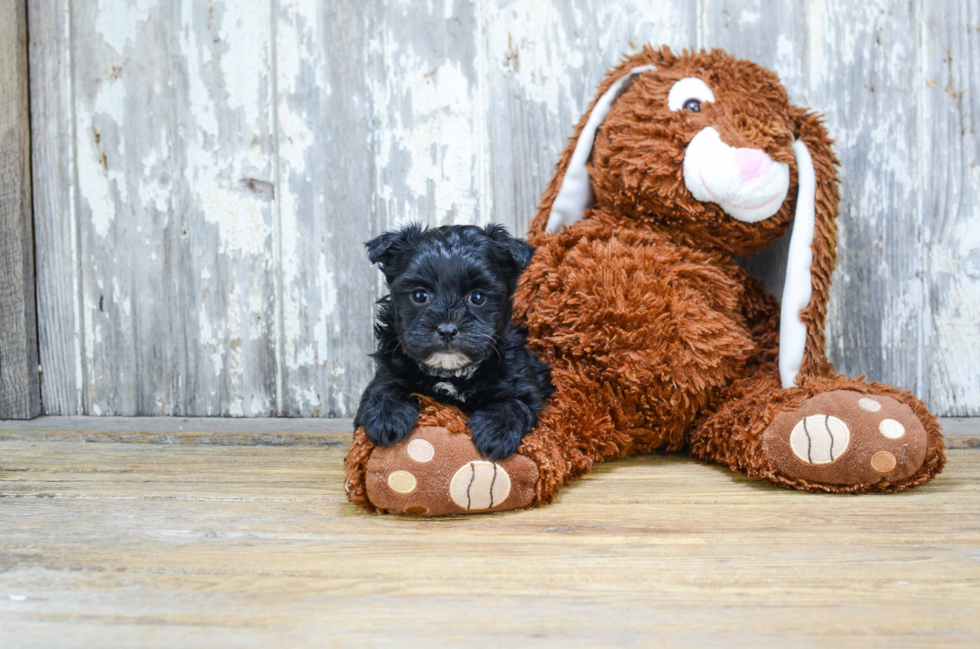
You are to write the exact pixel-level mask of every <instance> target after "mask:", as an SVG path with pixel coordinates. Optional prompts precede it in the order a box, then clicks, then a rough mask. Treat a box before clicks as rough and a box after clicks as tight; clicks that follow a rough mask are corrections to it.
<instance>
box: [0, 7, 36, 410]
mask: <svg viewBox="0 0 980 649" xmlns="http://www.w3.org/2000/svg"><path fill="white" fill-rule="evenodd" d="M0 16H2V18H0V419H30V418H31V417H36V416H37V415H39V414H40V412H41V390H40V377H39V376H38V347H37V310H36V306H35V305H36V300H35V294H34V217H33V214H32V210H31V131H30V111H29V105H28V104H29V102H28V82H27V6H26V4H24V3H23V2H20V0H2V2H0Z"/></svg>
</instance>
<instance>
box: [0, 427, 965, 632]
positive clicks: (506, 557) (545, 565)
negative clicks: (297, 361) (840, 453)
mask: <svg viewBox="0 0 980 649" xmlns="http://www.w3.org/2000/svg"><path fill="white" fill-rule="evenodd" d="M171 421H172V420H171ZM344 452H345V448H344V447H325V448H309V447H298V446H294V447H287V448H276V447H268V446H237V447H220V446H195V445H176V446H173V445H154V444H102V443H70V442H50V441H49V442H29V441H2V442H0V457H2V458H3V460H2V463H0V465H2V466H0V503H2V507H3V512H4V520H5V523H4V525H3V526H2V527H0V565H2V566H3V570H2V571H0V595H2V596H0V628H2V629H3V631H2V632H0V633H2V635H3V639H4V642H3V644H4V646H5V647H10V648H20V647H39V646H44V647H76V646H77V647H89V646H100V647H131V646H141V647H165V646H181V647H215V646H231V645H234V646H243V647H252V646H255V647H258V646H269V645H273V646H281V645H284V644H285V645H288V646H294V647H303V646H318V647H322V646H334V647H347V646H387V645H394V644H398V645H399V646H447V645H452V646H461V645H466V646H478V647H479V646H501V645H512V646H562V647H569V646H571V647H576V646H610V647H623V646H638V647H639V646H652V645H660V646H692V645H693V646H704V647H708V646H726V647H740V646H753V647H758V646H787V645H795V646H800V645H805V646H827V647H851V646H853V647H868V646H871V647H875V646H882V647H884V646H891V647H894V646H908V647H913V646H930V647H944V646H948V647H963V646H973V645H975V644H976V643H977V642H978V641H980V604H978V602H977V598H976V597H975V593H976V591H977V588H978V587H980V563H978V561H977V558H978V556H980V453H978V452H977V451H975V450H964V451H951V452H950V463H949V465H948V467H947V469H946V471H945V472H944V473H943V474H942V475H941V476H940V477H939V478H938V479H937V480H935V481H934V482H932V483H930V484H929V485H927V486H925V487H923V488H921V489H918V490H915V491H913V492H909V493H905V494H900V495H892V496H887V495H865V496H861V497H847V496H833V495H816V494H806V493H796V492H792V491H786V490H779V489H775V488H772V487H769V486H766V485H761V484H759V483H758V482H755V481H751V480H747V479H743V478H740V477H737V476H735V475H733V474H732V473H730V472H728V471H727V470H725V469H722V468H720V467H714V466H709V465H704V464H700V463H697V462H694V461H692V460H690V459H687V458H682V457H676V456H669V455H658V456H650V457H640V458H633V459H631V460H628V461H623V462H615V463H609V464H605V465H601V466H599V467H597V469H596V471H595V472H594V473H593V474H592V475H591V476H589V477H587V478H586V479H584V480H582V481H580V482H578V483H576V484H575V485H573V486H571V487H569V488H567V489H566V490H564V491H563V492H562V493H561V495H560V497H559V500H558V502H557V503H556V504H555V505H553V506H551V507H546V508H543V509H539V510H534V511H527V512H511V513H503V514H497V515H492V516H473V517H460V518H451V519H442V520H413V519H401V518H396V517H379V516H372V515H366V514H364V513H362V512H360V511H359V510H356V509H355V508H354V507H353V506H352V505H350V504H349V503H347V501H346V498H345V496H344V494H343V490H342V488H341V484H342V460H343V456H344Z"/></svg>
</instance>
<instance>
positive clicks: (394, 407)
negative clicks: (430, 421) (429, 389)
mask: <svg viewBox="0 0 980 649" xmlns="http://www.w3.org/2000/svg"><path fill="white" fill-rule="evenodd" d="M358 423H360V424H361V425H362V426H363V427H364V434H365V435H367V438H368V439H369V440H371V443H372V444H374V445H375V446H390V445H391V444H394V443H395V442H400V441H401V440H403V439H405V438H406V437H408V434H409V433H410V432H412V429H413V428H415V426H416V424H418V423H419V407H418V404H416V403H414V402H412V401H408V400H405V399H394V400H385V401H379V402H373V403H369V404H366V405H365V407H363V408H362V409H361V412H359V413H358Z"/></svg>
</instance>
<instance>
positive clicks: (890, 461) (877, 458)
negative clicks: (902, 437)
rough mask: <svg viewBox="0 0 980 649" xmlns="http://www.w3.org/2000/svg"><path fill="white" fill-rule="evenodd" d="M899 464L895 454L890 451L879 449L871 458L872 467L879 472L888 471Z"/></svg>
mask: <svg viewBox="0 0 980 649" xmlns="http://www.w3.org/2000/svg"><path fill="white" fill-rule="evenodd" d="M897 464H898V460H896V459H895V456H894V455H892V454H891V453H889V452H888V451H878V452H877V453H875V454H874V457H872V458H871V468H872V469H874V470H875V471H877V472H878V473H888V472H889V471H891V470H893V469H894V468H895V466H896V465H897Z"/></svg>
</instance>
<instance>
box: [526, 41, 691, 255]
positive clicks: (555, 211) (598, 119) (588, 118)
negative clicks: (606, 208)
mask: <svg viewBox="0 0 980 649" xmlns="http://www.w3.org/2000/svg"><path fill="white" fill-rule="evenodd" d="M672 57H673V54H671V52H670V50H669V49H667V48H663V49H661V50H653V49H651V48H649V47H644V48H643V50H642V51H641V52H640V53H638V54H637V55H635V56H631V57H629V58H628V59H626V60H625V61H623V62H622V63H621V64H620V65H619V66H617V67H616V68H614V69H613V70H612V71H611V72H610V73H609V75H608V76H607V77H606V80H605V81H603V82H602V84H601V85H600V86H599V92H598V94H597V95H596V98H595V100H594V101H593V102H592V105H591V106H590V107H589V110H588V112H587V113H585V114H584V115H582V118H581V119H580V120H579V123H578V125H577V126H576V127H575V133H574V134H573V135H572V137H571V138H570V140H569V143H568V146H566V147H565V150H564V151H563V152H562V154H561V159H559V161H558V164H557V165H555V175H554V177H553V178H552V179H551V182H549V183H548V187H547V188H546V189H545V190H544V192H543V193H542V195H541V203H540V204H539V205H538V212H537V215H536V216H535V217H534V219H533V220H532V221H531V226H530V228H529V229H528V239H529V240H530V241H531V242H532V243H535V244H537V243H539V237H541V236H543V235H545V234H548V233H553V232H557V231H559V230H561V228H562V227H563V226H568V225H571V224H572V223H574V222H576V221H578V220H579V219H581V218H582V214H583V213H584V212H585V210H587V209H588V208H589V207H590V206H591V205H592V203H593V195H592V187H591V185H590V184H589V172H588V168H587V166H586V165H587V163H588V161H589V158H590V157H591V155H592V147H593V145H594V144H595V136H596V131H598V130H599V127H600V126H601V125H602V122H603V121H604V120H605V119H606V116H607V115H608V114H609V110H610V108H612V105H613V104H614V103H615V102H616V100H617V99H618V98H619V97H620V95H622V94H623V93H624V92H626V90H627V89H628V88H629V85H630V83H631V82H632V81H633V79H634V78H635V77H636V75H638V74H641V73H643V72H647V71H650V70H656V69H657V65H656V61H660V60H666V59H668V58H672Z"/></svg>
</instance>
